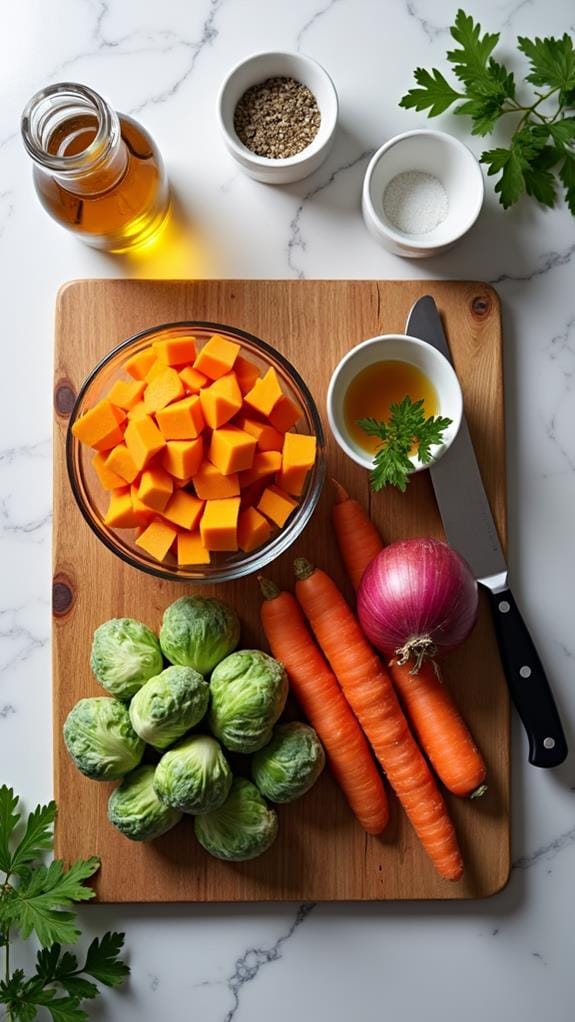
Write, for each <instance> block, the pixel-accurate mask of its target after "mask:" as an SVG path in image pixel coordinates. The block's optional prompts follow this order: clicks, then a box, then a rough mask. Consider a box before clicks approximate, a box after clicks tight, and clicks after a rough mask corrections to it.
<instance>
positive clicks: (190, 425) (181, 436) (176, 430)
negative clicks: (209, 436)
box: [156, 370, 205, 440]
mask: <svg viewBox="0 0 575 1022" xmlns="http://www.w3.org/2000/svg"><path fill="white" fill-rule="evenodd" d="M171 371H173V370H171ZM176 375H177V374H176ZM178 379H179V377H178ZM181 382H182V381H181V380H180V384H181ZM156 419H157V422H158V426H159V427H160V429H161V431H162V435H163V437H164V438H165V439H166V440H195V438H196V437H197V436H199V435H200V433H201V432H202V430H203V428H204V426H205V422H204V416H203V412H202V405H201V403H200V399H199V397H198V396H197V394H191V395H190V396H189V397H185V398H183V399H182V400H181V401H174V402H173V404H171V405H167V407H166V408H161V409H160V410H159V411H158V412H156Z"/></svg>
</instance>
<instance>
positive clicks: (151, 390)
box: [144, 366, 184, 415]
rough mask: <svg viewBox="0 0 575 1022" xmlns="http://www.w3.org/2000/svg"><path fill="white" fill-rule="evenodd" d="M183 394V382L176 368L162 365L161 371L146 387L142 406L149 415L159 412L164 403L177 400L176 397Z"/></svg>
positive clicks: (164, 405)
mask: <svg viewBox="0 0 575 1022" xmlns="http://www.w3.org/2000/svg"><path fill="white" fill-rule="evenodd" d="M183 396H184V384H183V383H182V381H181V380H180V377H179V376H178V374H177V372H176V370H175V369H172V368H171V366H164V368H163V369H162V372H161V373H158V375H157V376H155V377H154V379H153V380H152V382H151V383H149V384H148V386H147V387H146V393H145V394H144V407H145V409H146V411H147V413H148V415H151V414H152V413H153V412H159V411H160V409H161V408H165V407H166V405H169V404H170V403H171V402H172V401H177V400H178V398H180V397H183Z"/></svg>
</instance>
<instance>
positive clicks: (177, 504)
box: [162, 490, 204, 530]
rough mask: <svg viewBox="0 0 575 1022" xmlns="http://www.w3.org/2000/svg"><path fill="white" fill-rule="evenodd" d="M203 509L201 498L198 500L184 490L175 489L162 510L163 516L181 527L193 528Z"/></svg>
mask: <svg viewBox="0 0 575 1022" xmlns="http://www.w3.org/2000/svg"><path fill="white" fill-rule="evenodd" d="M203 509H204V502H203V500H198V498H197V497H194V496H193V494H191V493H186V491H185V490H176V492H175V493H174V495H173V497H171V498H170V500H169V501H168V504H167V505H166V507H165V508H164V510H163V511H162V515H163V517H164V518H167V520H168V521H169V522H173V524H174V525H180V526H181V528H182V529H190V530H192V529H195V528H196V526H197V525H198V522H199V520H200V518H201V514H202V511H203Z"/></svg>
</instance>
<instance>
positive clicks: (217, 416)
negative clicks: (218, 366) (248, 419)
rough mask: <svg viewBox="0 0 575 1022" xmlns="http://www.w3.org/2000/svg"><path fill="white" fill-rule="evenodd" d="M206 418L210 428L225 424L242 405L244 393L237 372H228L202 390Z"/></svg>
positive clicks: (201, 395)
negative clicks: (236, 375) (239, 385)
mask: <svg viewBox="0 0 575 1022" xmlns="http://www.w3.org/2000/svg"><path fill="white" fill-rule="evenodd" d="M199 398H200V401H201V402H202V411H203V413H204V418H205V420H206V422H207V424H208V426H209V427H210V429H219V428H220V426H225V424H226V422H229V421H230V419H231V418H233V416H234V415H235V414H236V412H239V410H240V408H241V407H242V394H241V391H240V388H239V387H238V381H237V380H236V377H235V373H227V374H226V375H225V376H222V377H220V379H219V380H216V381H215V383H212V384H211V386H209V387H204V388H203V389H202V390H200V394H199Z"/></svg>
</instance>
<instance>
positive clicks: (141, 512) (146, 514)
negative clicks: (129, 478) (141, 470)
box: [130, 483, 156, 525]
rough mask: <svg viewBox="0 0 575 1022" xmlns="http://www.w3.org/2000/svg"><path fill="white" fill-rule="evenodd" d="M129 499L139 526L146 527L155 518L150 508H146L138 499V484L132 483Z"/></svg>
mask: <svg viewBox="0 0 575 1022" xmlns="http://www.w3.org/2000/svg"><path fill="white" fill-rule="evenodd" d="M130 497H131V498H132V507H133V509H134V511H135V513H136V514H137V516H138V520H139V522H140V524H143V525H146V524H147V523H148V522H151V520H152V518H155V517H156V513H155V511H152V509H151V508H149V507H146V505H145V504H143V503H142V501H141V500H140V498H139V497H138V484H137V483H132V485H131V487H130Z"/></svg>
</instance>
